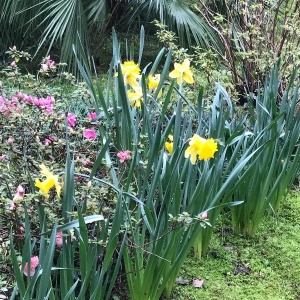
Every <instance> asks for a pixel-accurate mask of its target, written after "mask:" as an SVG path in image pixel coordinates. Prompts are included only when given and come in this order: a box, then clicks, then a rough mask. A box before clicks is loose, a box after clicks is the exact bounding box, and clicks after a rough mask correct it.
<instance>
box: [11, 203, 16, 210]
mask: <svg viewBox="0 0 300 300" xmlns="http://www.w3.org/2000/svg"><path fill="white" fill-rule="evenodd" d="M9 209H10V210H15V209H16V205H15V204H14V203H13V202H11V203H10V205H9Z"/></svg>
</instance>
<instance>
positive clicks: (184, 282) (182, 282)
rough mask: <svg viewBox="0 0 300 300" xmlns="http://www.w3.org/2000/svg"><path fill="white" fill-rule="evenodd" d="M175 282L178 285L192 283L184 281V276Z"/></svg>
mask: <svg viewBox="0 0 300 300" xmlns="http://www.w3.org/2000/svg"><path fill="white" fill-rule="evenodd" d="M175 282H176V283H177V284H189V283H190V281H189V280H187V279H183V278H182V276H179V277H178V278H176V280H175Z"/></svg>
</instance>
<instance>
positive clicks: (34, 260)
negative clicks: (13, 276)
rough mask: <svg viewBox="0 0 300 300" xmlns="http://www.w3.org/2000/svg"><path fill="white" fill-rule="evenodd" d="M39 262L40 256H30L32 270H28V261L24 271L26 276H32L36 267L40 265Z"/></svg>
mask: <svg viewBox="0 0 300 300" xmlns="http://www.w3.org/2000/svg"><path fill="white" fill-rule="evenodd" d="M38 264H39V257H38V256H33V257H31V258H30V271H29V270H28V263H26V264H25V266H24V271H23V273H24V274H25V275H26V276H30V277H32V276H33V275H34V273H35V268H36V267H37V266H38ZM28 271H29V272H28Z"/></svg>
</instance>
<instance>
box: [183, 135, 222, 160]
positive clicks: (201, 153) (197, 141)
mask: <svg viewBox="0 0 300 300" xmlns="http://www.w3.org/2000/svg"><path fill="white" fill-rule="evenodd" d="M216 151H218V144H217V142H216V141H215V140H214V139H208V140H206V139H204V138H202V137H200V136H199V135H197V134H194V136H193V137H192V138H191V140H190V142H189V146H188V148H187V149H186V150H185V153H184V156H185V158H188V157H190V160H191V163H192V164H193V165H194V164H195V163H196V159H197V156H198V157H199V159H200V160H208V159H210V158H213V157H214V154H215V152H216Z"/></svg>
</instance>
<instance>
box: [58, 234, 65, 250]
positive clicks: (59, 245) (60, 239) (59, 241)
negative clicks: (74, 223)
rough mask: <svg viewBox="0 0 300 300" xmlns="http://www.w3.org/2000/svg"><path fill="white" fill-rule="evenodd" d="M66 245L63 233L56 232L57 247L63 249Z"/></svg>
mask: <svg viewBox="0 0 300 300" xmlns="http://www.w3.org/2000/svg"><path fill="white" fill-rule="evenodd" d="M63 244H64V240H63V233H62V232H61V231H58V232H56V246H57V247H59V248H61V247H62V246H63Z"/></svg>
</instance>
